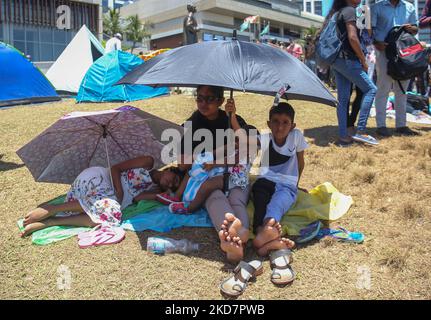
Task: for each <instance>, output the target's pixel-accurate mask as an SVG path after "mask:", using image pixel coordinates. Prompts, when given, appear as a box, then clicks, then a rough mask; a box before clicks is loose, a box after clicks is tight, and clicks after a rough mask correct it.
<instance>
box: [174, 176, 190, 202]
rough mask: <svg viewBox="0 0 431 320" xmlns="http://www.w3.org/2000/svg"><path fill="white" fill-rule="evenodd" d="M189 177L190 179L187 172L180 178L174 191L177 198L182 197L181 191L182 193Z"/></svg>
mask: <svg viewBox="0 0 431 320" xmlns="http://www.w3.org/2000/svg"><path fill="white" fill-rule="evenodd" d="M189 179H190V176H189V173H188V172H187V173H186V174H185V175H184V178H183V180H181V183H180V186H179V187H178V189H177V191H175V196H176V197H177V198H178V199H180V201H181V199H182V198H183V193H184V190H186V186H187V182H189Z"/></svg>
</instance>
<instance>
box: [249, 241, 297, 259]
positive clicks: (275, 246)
mask: <svg viewBox="0 0 431 320" xmlns="http://www.w3.org/2000/svg"><path fill="white" fill-rule="evenodd" d="M294 246H295V242H293V241H292V240H290V239H287V238H280V239H276V240H272V241H270V242H268V243H266V244H264V245H263V246H262V247H261V248H259V249H258V250H257V254H258V255H260V256H263V257H264V256H267V255H268V253H269V252H270V251H272V250H279V249H292V248H293V247H294Z"/></svg>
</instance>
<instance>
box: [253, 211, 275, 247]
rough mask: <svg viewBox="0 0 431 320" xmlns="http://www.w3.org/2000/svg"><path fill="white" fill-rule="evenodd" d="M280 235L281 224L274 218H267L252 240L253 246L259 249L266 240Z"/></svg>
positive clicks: (268, 240)
mask: <svg viewBox="0 0 431 320" xmlns="http://www.w3.org/2000/svg"><path fill="white" fill-rule="evenodd" d="M280 237H281V225H280V223H278V222H277V221H275V219H274V218H271V219H269V220H268V222H266V223H265V225H264V226H263V227H261V228H260V230H259V231H258V233H257V236H256V238H255V239H254V240H253V245H254V247H255V248H257V249H260V248H261V247H263V246H264V245H265V244H266V243H267V242H270V241H272V240H276V239H279V238H280Z"/></svg>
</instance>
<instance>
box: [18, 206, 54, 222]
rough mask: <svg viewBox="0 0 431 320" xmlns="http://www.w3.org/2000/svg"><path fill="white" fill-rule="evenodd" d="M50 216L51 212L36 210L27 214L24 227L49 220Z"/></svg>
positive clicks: (41, 209) (42, 209)
mask: <svg viewBox="0 0 431 320" xmlns="http://www.w3.org/2000/svg"><path fill="white" fill-rule="evenodd" d="M49 216H50V214H49V211H48V210H46V209H44V208H40V207H39V208H36V209H34V210H31V211H30V212H29V213H27V214H26V215H25V217H24V226H26V225H29V224H31V223H34V222H39V221H42V220H45V219H47V218H48V217H49Z"/></svg>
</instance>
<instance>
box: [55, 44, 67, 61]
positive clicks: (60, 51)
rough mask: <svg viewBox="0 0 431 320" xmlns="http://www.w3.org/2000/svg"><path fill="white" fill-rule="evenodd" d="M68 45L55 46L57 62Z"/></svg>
mask: <svg viewBox="0 0 431 320" xmlns="http://www.w3.org/2000/svg"><path fill="white" fill-rule="evenodd" d="M65 48H66V45H63V44H54V60H57V59H58V57H59V56H60V54H61V53H62V52H63V51H64V49H65Z"/></svg>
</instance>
